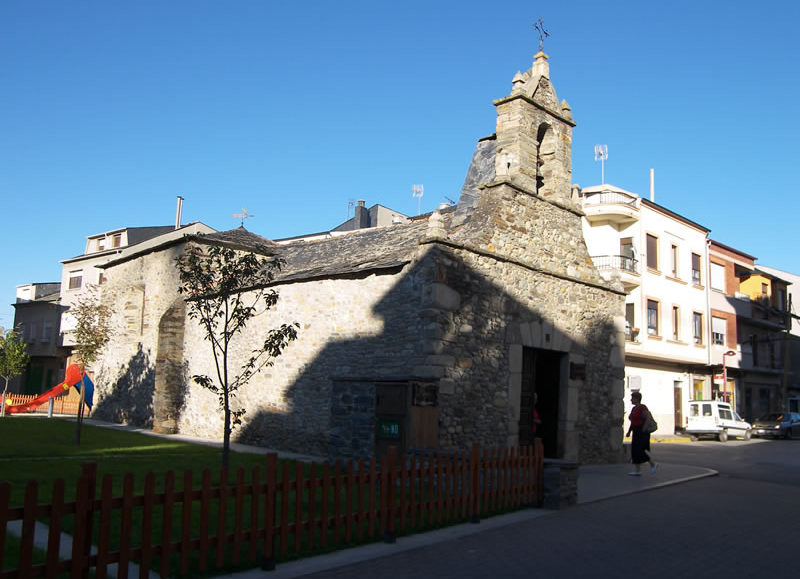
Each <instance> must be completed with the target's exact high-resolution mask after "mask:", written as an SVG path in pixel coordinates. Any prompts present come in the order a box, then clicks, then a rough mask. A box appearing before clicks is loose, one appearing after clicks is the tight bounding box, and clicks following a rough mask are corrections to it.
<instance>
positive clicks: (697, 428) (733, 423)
mask: <svg viewBox="0 0 800 579" xmlns="http://www.w3.org/2000/svg"><path fill="white" fill-rule="evenodd" d="M686 433H687V434H688V435H689V436H690V437H691V439H692V440H697V439H698V438H699V437H701V436H713V437H716V438H717V439H719V441H720V442H725V441H726V440H728V438H729V437H732V436H734V437H738V438H742V439H744V440H750V436H751V435H752V426H751V425H750V423H749V422H745V421H744V420H742V419H741V418H740V417H739V415H738V414H736V412H735V411H734V410H733V408H731V405H730V404H728V403H727V402H720V401H719V400H692V401H690V402H689V415H688V416H687V417H686Z"/></svg>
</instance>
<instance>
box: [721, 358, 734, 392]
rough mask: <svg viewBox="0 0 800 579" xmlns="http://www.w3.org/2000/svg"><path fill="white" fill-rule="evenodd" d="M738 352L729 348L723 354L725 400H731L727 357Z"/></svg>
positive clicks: (723, 390)
mask: <svg viewBox="0 0 800 579" xmlns="http://www.w3.org/2000/svg"><path fill="white" fill-rule="evenodd" d="M735 355H736V352H734V351H733V350H728V351H727V352H724V353H723V354H722V399H723V400H724V401H725V402H730V401H729V400H728V367H727V366H726V365H725V359H726V358H727V357H728V356H735Z"/></svg>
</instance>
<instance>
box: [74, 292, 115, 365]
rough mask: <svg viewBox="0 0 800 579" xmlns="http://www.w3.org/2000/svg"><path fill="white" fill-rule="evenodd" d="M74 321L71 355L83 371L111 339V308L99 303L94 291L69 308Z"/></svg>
mask: <svg viewBox="0 0 800 579" xmlns="http://www.w3.org/2000/svg"><path fill="white" fill-rule="evenodd" d="M69 313H70V314H71V315H72V317H73V319H74V320H75V332H74V339H75V347H74V348H73V349H72V353H73V354H74V355H75V357H76V358H77V360H78V362H79V363H80V365H81V367H82V368H83V369H86V368H88V367H90V366H91V365H92V364H93V363H94V362H95V360H97V357H98V356H99V355H100V352H101V351H102V350H103V348H104V347H105V345H106V344H107V343H108V340H109V339H110V338H111V326H110V324H109V319H110V318H111V308H109V307H108V306H106V305H103V304H102V303H100V299H99V298H98V296H97V295H96V293H95V292H94V291H90V292H89V293H88V294H86V295H85V296H84V297H83V298H81V299H80V300H78V303H76V304H75V305H74V306H72V307H70V309H69Z"/></svg>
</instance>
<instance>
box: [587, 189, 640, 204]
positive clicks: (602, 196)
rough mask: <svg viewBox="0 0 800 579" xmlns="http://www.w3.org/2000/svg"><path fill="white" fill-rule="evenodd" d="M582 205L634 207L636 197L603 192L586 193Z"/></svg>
mask: <svg viewBox="0 0 800 579" xmlns="http://www.w3.org/2000/svg"><path fill="white" fill-rule="evenodd" d="M583 204H584V205H611V204H614V205H630V206H631V207H636V197H631V196H630V195H626V194H625V193H616V192H614V191H604V192H602V193H587V194H586V196H585V197H584V199H583Z"/></svg>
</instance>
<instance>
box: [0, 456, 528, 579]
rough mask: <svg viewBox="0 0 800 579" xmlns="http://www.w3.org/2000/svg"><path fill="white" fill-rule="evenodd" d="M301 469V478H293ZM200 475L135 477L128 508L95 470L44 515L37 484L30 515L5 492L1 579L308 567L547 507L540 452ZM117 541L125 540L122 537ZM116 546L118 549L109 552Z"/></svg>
mask: <svg viewBox="0 0 800 579" xmlns="http://www.w3.org/2000/svg"><path fill="white" fill-rule="evenodd" d="M292 465H294V466H292ZM192 474H193V473H192V472H191V471H185V472H184V473H183V483H182V485H181V487H180V488H177V489H176V486H175V474H174V472H172V471H170V472H167V473H166V474H165V475H164V478H163V484H160V485H159V488H160V489H162V490H161V491H160V492H156V490H155V489H156V479H155V475H154V474H153V473H148V474H147V475H146V476H145V479H144V492H143V493H142V494H135V493H134V476H133V474H131V473H129V474H127V475H125V477H124V480H123V485H122V493H121V495H120V496H113V492H112V482H113V481H112V478H111V476H110V475H106V476H104V477H103V478H102V481H101V483H100V485H99V488H98V484H97V465H96V463H87V464H85V465H84V467H83V473H82V475H81V477H80V479H79V481H78V484H77V489H76V497H75V500H74V501H71V502H67V501H66V500H65V496H64V487H65V485H64V480H63V479H58V480H56V482H55V484H54V486H53V492H52V497H51V498H50V501H49V503H44V504H42V503H39V496H38V483H37V482H36V481H30V482H29V483H28V484H27V486H26V489H25V499H24V505H23V506H11V505H10V492H11V489H10V485H9V483H7V482H2V483H0V578H6V577H9V578H10V577H45V576H46V577H55V576H56V574H58V573H69V574H70V576H71V577H82V576H84V573H85V572H86V571H87V570H88V569H90V568H94V570H95V574H96V576H97V577H98V578H100V579H102V578H104V577H106V576H107V574H108V567H109V565H112V564H118V569H117V571H116V574H117V576H118V577H121V578H125V577H127V576H128V573H129V567H128V564H129V563H135V564H136V565H138V567H139V573H140V576H145V575H146V574H147V573H148V572H150V571H151V570H152V571H155V572H158V573H159V574H160V575H161V576H162V577H166V576H168V575H176V574H180V575H188V574H190V573H192V572H197V571H199V572H204V571H207V570H208V567H209V565H210V566H211V567H212V568H214V569H220V568H222V567H223V566H224V565H230V566H233V567H241V568H246V567H248V566H249V567H250V568H252V567H253V566H259V565H260V566H261V568H262V569H272V568H274V565H275V562H276V560H285V559H286V558H287V557H288V556H290V555H292V556H297V555H301V556H306V555H312V554H314V553H319V552H323V551H326V550H330V549H332V548H336V547H342V546H346V545H353V544H357V543H359V542H366V541H375V540H379V539H381V538H382V539H383V540H384V541H387V542H394V541H395V539H396V537H397V536H398V535H402V534H408V533H412V532H420V531H424V530H426V529H430V528H431V527H434V526H440V525H445V524H453V523H456V522H461V521H467V520H470V521H472V522H479V521H480V517H481V516H483V515H488V514H493V513H498V512H503V511H506V510H512V509H519V508H523V507H527V506H541V504H542V498H543V497H542V476H543V452H542V445H541V441H538V440H537V441H536V445H535V446H533V447H522V448H513V449H503V450H489V451H481V449H480V448H479V447H478V446H477V445H475V446H474V447H473V448H472V451H471V452H465V453H461V454H421V455H416V456H410V457H406V458H405V459H404V460H399V459H398V456H397V452H396V449H391V450H390V452H389V453H388V454H387V456H386V457H384V459H383V461H381V463H380V464H379V463H378V462H377V461H376V460H371V461H369V462H366V461H364V460H359V461H357V462H355V461H352V460H351V461H348V462H346V463H345V464H344V465H343V464H342V463H341V462H339V461H336V462H335V463H333V464H332V465H331V464H330V463H328V462H324V463H322V464H321V465H320V464H311V465H310V466H309V465H308V464H305V463H301V462H297V463H291V462H288V461H287V462H283V463H282V464H281V465H280V466H279V464H278V459H277V455H275V454H268V455H267V456H266V464H265V467H264V468H263V469H262V468H260V467H256V468H254V469H253V470H252V472H251V473H250V478H249V480H245V473H244V469H238V470H237V471H236V472H235V473H233V476H231V477H230V478H229V476H230V474H231V473H228V472H227V471H225V470H223V471H221V472H220V474H219V482H218V484H217V485H216V486H213V485H212V482H211V473H210V471H208V470H205V471H203V473H202V481H201V483H200V486H199V488H195V487H194V486H193V484H192ZM37 520H38V521H40V522H44V524H45V525H46V528H47V541H46V546H43V547H42V548H41V550H42V551H44V554H43V555H42V554H41V553H39V559H41V560H36V559H35V556H36V551H35V549H34V528H35V525H36V522H37ZM14 521H21V534H20V537H19V542H20V547H19V559H18V562H17V565H16V568H15V569H8V568H6V567H7V566H5V565H4V563H3V561H4V555H5V556H8V554H9V553H8V551H9V549H8V548H7V541H8V535H9V534H8V532H7V526H8V523H9V522H14ZM65 523H66V525H67V526H69V525H70V524H71V529H70V534H71V538H72V548H71V552H69V553H67V554H65V553H61V555H59V551H60V549H61V547H62V546H61V541H62V537H63V535H62V531H63V530H64V526H65ZM113 529H119V533H118V535H116V534H113V535H112V530H113ZM112 538H113V540H114V544H113V545H112V543H111V541H112Z"/></svg>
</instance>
